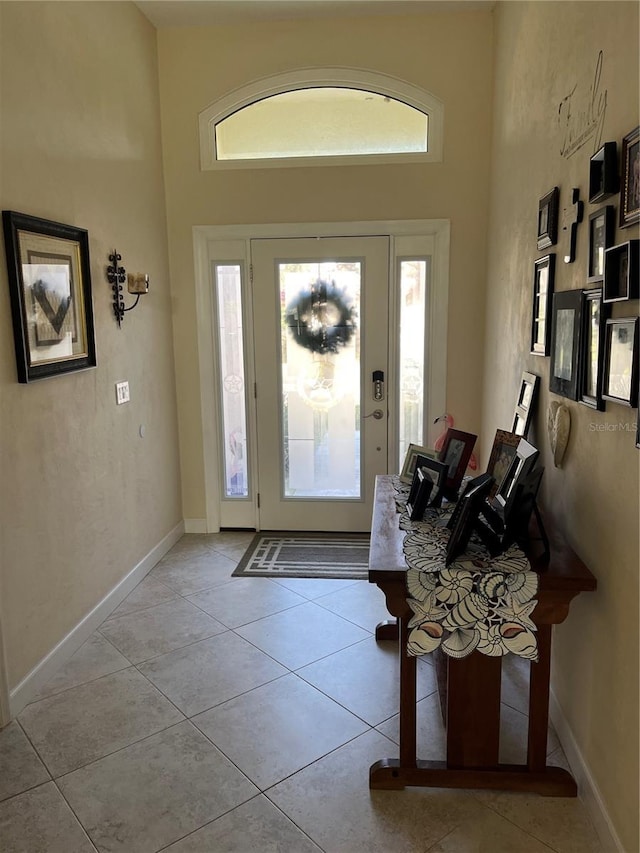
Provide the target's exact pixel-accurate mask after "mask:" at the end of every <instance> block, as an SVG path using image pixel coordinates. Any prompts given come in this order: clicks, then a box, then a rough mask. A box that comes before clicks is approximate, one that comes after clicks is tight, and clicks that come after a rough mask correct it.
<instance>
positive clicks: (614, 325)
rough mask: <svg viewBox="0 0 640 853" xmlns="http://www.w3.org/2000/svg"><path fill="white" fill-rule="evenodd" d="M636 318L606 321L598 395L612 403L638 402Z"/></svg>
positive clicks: (629, 404) (626, 404)
mask: <svg viewBox="0 0 640 853" xmlns="http://www.w3.org/2000/svg"><path fill="white" fill-rule="evenodd" d="M639 322H640V321H639V319H638V317H620V318H615V319H608V320H607V321H606V330H605V343H604V380H603V386H602V396H603V398H604V399H605V400H609V401H611V402H612V403H619V404H620V405H622V406H631V407H632V408H636V407H637V405H638V323H639Z"/></svg>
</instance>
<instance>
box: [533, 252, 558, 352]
mask: <svg viewBox="0 0 640 853" xmlns="http://www.w3.org/2000/svg"><path fill="white" fill-rule="evenodd" d="M555 270H556V256H555V254H550V255H545V256H544V257H543V258H538V260H537V261H535V263H534V265H533V315H532V321H531V354H532V355H543V356H547V355H549V343H550V340H551V322H550V321H551V299H552V297H553V287H554V282H555Z"/></svg>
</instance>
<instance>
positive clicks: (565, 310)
mask: <svg viewBox="0 0 640 853" xmlns="http://www.w3.org/2000/svg"><path fill="white" fill-rule="evenodd" d="M581 318H582V291H581V290H564V291H562V292H560V293H556V294H555V295H554V297H553V319H552V325H551V369H550V371H549V390H550V391H553V393H554V394H559V395H560V396H561V397H568V398H569V399H570V400H577V399H578V377H579V370H578V367H579V355H580V338H581V332H582V326H581Z"/></svg>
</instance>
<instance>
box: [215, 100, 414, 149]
mask: <svg viewBox="0 0 640 853" xmlns="http://www.w3.org/2000/svg"><path fill="white" fill-rule="evenodd" d="M427 131H428V116H427V115H426V114H425V113H423V112H421V111H420V110H417V109H415V108H414V107H410V106H408V105H407V104H404V103H402V102H401V101H397V100H395V99H394V98H390V97H388V96H387V95H380V94H377V93H376V92H366V91H363V90H362V89H347V88H339V87H332V86H323V87H317V88H310V89H299V90H297V91H293V92H284V93H282V94H279V95H273V96H271V97H269V98H264V99H263V100H261V101H257V102H256V103H253V104H249V105H248V106H246V107H244V108H243V109H241V110H238V111H237V112H236V113H233V114H232V115H230V116H228V117H227V118H225V119H223V120H222V121H221V122H219V123H218V124H217V125H216V127H215V140H216V159H217V160H256V159H263V158H267V159H268V158H286V157H337V156H344V155H362V154H408V153H420V152H426V151H427Z"/></svg>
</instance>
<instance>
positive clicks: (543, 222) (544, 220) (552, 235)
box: [537, 187, 560, 249]
mask: <svg viewBox="0 0 640 853" xmlns="http://www.w3.org/2000/svg"><path fill="white" fill-rule="evenodd" d="M559 205H560V190H559V189H558V187H554V188H553V189H552V190H550V191H549V192H548V193H547V194H546V195H544V196H543V197H542V198H541V199H540V201H539V202H538V235H537V246H538V249H548V248H549V246H555V244H556V243H557V242H558V208H559Z"/></svg>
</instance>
